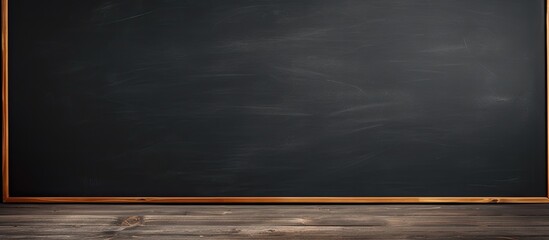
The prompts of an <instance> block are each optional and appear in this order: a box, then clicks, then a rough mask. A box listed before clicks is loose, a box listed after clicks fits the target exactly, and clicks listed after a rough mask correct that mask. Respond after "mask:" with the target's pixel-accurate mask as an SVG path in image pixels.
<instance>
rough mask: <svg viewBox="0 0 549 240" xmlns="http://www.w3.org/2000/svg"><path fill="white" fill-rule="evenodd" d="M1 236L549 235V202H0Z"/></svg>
mask: <svg viewBox="0 0 549 240" xmlns="http://www.w3.org/2000/svg"><path fill="white" fill-rule="evenodd" d="M0 239H527V240H534V239H535V240H537V239H545V240H549V205H544V204H454V205H453V204H439V205H424V204H417V205H395V204H386V205H376V204H371V205H360V204H349V205H154V204H151V205H138V204H0Z"/></svg>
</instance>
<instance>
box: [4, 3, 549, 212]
mask: <svg viewBox="0 0 549 240" xmlns="http://www.w3.org/2000/svg"><path fill="white" fill-rule="evenodd" d="M547 1H548V0H546V1H545V6H546V9H545V15H546V23H545V31H546V49H545V52H546V64H547V66H546V87H547V91H546V100H547V102H546V107H547V113H549V96H548V95H549V84H548V83H547V79H549V51H548V50H547V49H549V28H548V26H549V7H548V6H547ZM2 113H3V114H2V120H3V121H2V186H3V201H4V202H5V203H549V141H547V197H10V196H9V175H8V174H9V171H8V167H9V164H8V163H9V161H8V160H9V154H8V152H9V148H8V0H2ZM547 113H546V122H547V126H546V134H547V136H548V137H547V138H549V115H548V114H547ZM547 138H546V139H547Z"/></svg>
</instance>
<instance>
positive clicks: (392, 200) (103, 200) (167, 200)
mask: <svg viewBox="0 0 549 240" xmlns="http://www.w3.org/2000/svg"><path fill="white" fill-rule="evenodd" d="M4 202H5V203H218V204H225V203H228V204H230V203H549V197H5V198H4Z"/></svg>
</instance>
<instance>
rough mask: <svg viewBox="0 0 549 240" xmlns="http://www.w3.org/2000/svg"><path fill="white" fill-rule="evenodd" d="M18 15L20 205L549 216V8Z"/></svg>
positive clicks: (96, 3)
mask: <svg viewBox="0 0 549 240" xmlns="http://www.w3.org/2000/svg"><path fill="white" fill-rule="evenodd" d="M4 3H5V4H7V14H8V16H7V17H6V18H5V20H8V22H4V25H5V27H7V29H4V30H5V32H4V36H6V34H7V33H8V32H9V35H8V36H9V37H7V40H8V41H9V42H8V43H7V49H8V50H9V54H7V52H6V51H4V52H3V53H4V54H3V55H4V57H5V58H4V62H5V63H7V70H9V77H8V76H7V73H5V75H4V83H5V84H7V83H9V88H7V90H5V93H9V97H8V96H7V95H5V96H4V97H5V100H6V101H8V102H9V103H8V102H5V104H4V116H5V119H7V120H9V124H7V122H6V121H5V122H4V124H5V127H7V129H8V130H9V136H7V135H5V137H6V138H7V139H5V140H8V141H4V146H5V147H7V149H8V150H9V152H4V166H5V169H4V175H5V178H4V190H5V191H4V194H5V195H6V194H7V195H8V196H4V197H5V201H8V202H10V201H12V202H17V201H19V202H25V201H60V200H63V201H94V200H97V201H99V200H100V201H121V202H123V201H173V202H184V201H189V202H192V201H213V202H216V201H217V202H228V201H235V202H239V201H240V202H278V201H280V202H288V201H294V202H308V201H319V202H323V201H326V202H338V201H341V202H345V201H350V202H366V201H380V202H384V201H386V200H387V201H428V200H429V199H431V200H432V201H443V200H447V201H460V199H461V200H463V201H477V200H478V201H500V200H501V201H508V202H512V201H517V202H520V201H531V202H533V201H536V202H543V201H547V196H548V190H547V189H548V187H547V182H548V180H547V179H548V176H547V136H546V135H547V128H546V125H547V121H546V112H547V111H546V110H547V107H546V99H547V98H546V37H545V36H546V24H545V17H546V6H545V1H544V0H497V1H496V0H337V1H336V0H300V1H294V0H292V1H289V0H110V1H106V0H83V1H73V0H49V1H38V0H11V1H9V3H8V2H7V1H4ZM5 66H6V65H5ZM8 79H9V80H8ZM5 87H7V85H6V86H5ZM6 107H9V108H6ZM4 133H6V131H4ZM8 142H9V145H7V143H8ZM8 153H9V154H8ZM8 158H9V162H8ZM8 163H9V168H8Z"/></svg>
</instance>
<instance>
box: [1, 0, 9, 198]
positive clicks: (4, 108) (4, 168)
mask: <svg viewBox="0 0 549 240" xmlns="http://www.w3.org/2000/svg"><path fill="white" fill-rule="evenodd" d="M8 119H9V118H8V0H2V196H3V200H4V202H7V201H8V199H9V176H8V174H9V171H8V157H9V153H8V152H9V148H8V130H9V129H8Z"/></svg>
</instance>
